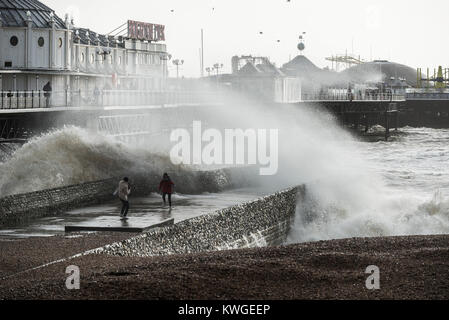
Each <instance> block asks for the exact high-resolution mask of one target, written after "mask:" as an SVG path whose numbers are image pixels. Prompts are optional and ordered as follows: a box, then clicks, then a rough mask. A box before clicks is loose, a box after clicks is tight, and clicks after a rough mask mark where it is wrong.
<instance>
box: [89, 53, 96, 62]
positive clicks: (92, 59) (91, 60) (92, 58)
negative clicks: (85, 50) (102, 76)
mask: <svg viewBox="0 0 449 320" xmlns="http://www.w3.org/2000/svg"><path fill="white" fill-rule="evenodd" d="M94 62H95V55H94V54H93V53H92V54H91V55H90V63H94Z"/></svg>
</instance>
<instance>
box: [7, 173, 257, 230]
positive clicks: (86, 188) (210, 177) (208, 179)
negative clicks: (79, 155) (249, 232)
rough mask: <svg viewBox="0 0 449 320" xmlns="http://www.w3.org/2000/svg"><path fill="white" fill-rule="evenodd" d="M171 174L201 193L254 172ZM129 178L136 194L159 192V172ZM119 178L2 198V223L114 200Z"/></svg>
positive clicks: (184, 187) (181, 188)
mask: <svg viewBox="0 0 449 320" xmlns="http://www.w3.org/2000/svg"><path fill="white" fill-rule="evenodd" d="M171 176H172V179H173V180H174V181H175V183H176V192H179V193H184V194H200V193H203V192H220V191H224V190H227V189H231V188H235V187H237V186H238V187H244V186H249V184H250V181H251V179H252V178H251V177H254V176H255V174H254V171H253V170H252V169H251V168H233V169H222V170H215V171H187V170H184V171H182V172H175V173H172V174H171ZM130 178H131V184H132V194H133V196H145V195H148V194H150V193H151V192H156V191H157V188H158V185H159V182H160V180H161V176H160V175H156V174H153V175H152V174H149V175H147V176H138V177H130ZM119 180H120V178H114V179H107V180H102V181H95V182H88V183H83V184H79V185H73V186H68V187H61V188H55V189H49V190H43V191H37V192H32V193H27V194H19V195H13V196H8V197H5V198H1V199H0V227H1V226H11V225H15V224H19V223H21V222H24V221H26V220H29V219H32V218H36V217H43V216H51V215H57V214H59V213H61V212H64V211H68V210H73V209H76V208H80V207H84V206H88V205H94V204H99V203H102V202H106V201H111V200H113V199H114V196H113V193H114V191H115V190H116V188H117V187H118V182H119Z"/></svg>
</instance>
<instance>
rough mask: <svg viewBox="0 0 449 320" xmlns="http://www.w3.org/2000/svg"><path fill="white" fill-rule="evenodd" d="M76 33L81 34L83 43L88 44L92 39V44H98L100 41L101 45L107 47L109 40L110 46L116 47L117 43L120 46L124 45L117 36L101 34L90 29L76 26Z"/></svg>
mask: <svg viewBox="0 0 449 320" xmlns="http://www.w3.org/2000/svg"><path fill="white" fill-rule="evenodd" d="M75 33H76V34H77V35H79V37H80V43H81V44H88V42H89V41H90V44H91V45H96V44H97V43H98V41H99V42H100V43H99V45H100V46H101V47H107V46H108V40H109V46H111V47H114V46H115V45H116V44H118V45H119V46H121V45H122V43H121V42H120V41H118V40H117V39H116V38H115V37H113V36H106V35H104V34H99V33H96V32H94V31H92V30H90V29H86V28H76V29H75ZM88 35H89V36H88Z"/></svg>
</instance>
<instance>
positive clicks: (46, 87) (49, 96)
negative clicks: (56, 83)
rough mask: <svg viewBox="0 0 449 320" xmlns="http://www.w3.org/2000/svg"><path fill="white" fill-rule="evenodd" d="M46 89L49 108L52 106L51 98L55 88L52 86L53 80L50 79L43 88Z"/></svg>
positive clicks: (45, 94) (45, 95)
mask: <svg viewBox="0 0 449 320" xmlns="http://www.w3.org/2000/svg"><path fill="white" fill-rule="evenodd" d="M43 90H44V97H45V101H46V105H47V108H48V107H50V98H51V92H52V90H53V88H52V87H51V82H50V81H48V82H47V84H46V85H45V86H44V88H43Z"/></svg>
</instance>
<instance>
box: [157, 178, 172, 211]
mask: <svg viewBox="0 0 449 320" xmlns="http://www.w3.org/2000/svg"><path fill="white" fill-rule="evenodd" d="M174 186H175V184H174V183H173V181H172V180H171V179H170V176H169V175H168V173H164V177H163V178H162V181H161V183H160V184H159V192H160V193H161V194H162V199H163V200H164V206H165V205H167V199H166V198H167V196H168V204H169V205H170V208H171V207H172V202H171V196H172V194H173V191H174Z"/></svg>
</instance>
